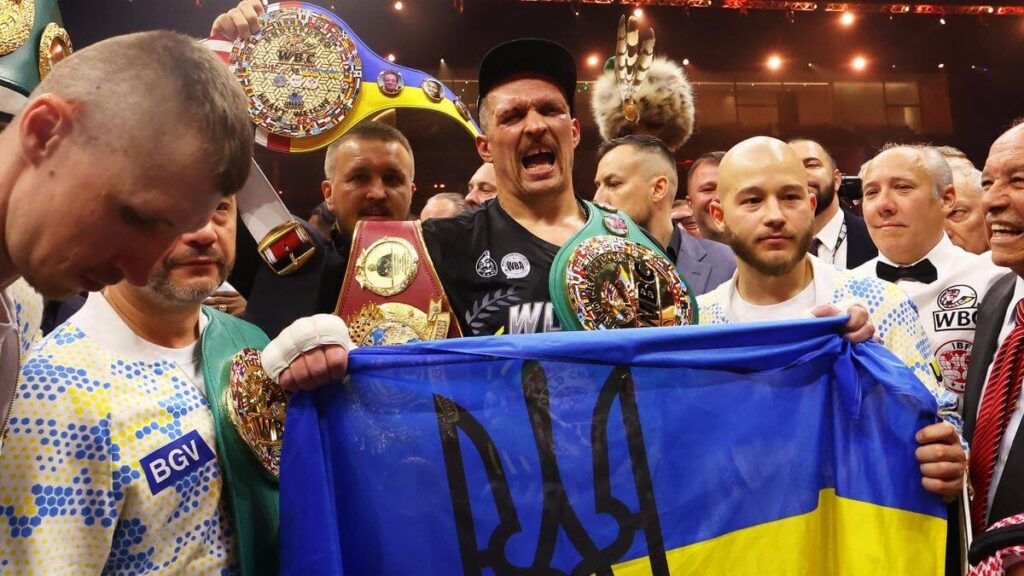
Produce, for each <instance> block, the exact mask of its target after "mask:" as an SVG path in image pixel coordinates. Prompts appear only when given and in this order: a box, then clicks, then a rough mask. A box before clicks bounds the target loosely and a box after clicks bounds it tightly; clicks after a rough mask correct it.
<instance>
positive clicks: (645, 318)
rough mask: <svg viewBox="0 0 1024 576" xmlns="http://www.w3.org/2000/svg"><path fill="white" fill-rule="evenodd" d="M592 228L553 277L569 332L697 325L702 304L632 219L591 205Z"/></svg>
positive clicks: (571, 246)
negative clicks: (698, 307) (698, 309)
mask: <svg viewBox="0 0 1024 576" xmlns="http://www.w3.org/2000/svg"><path fill="white" fill-rule="evenodd" d="M585 205H586V207H587V212H588V217H587V223H586V225H584V226H583V229H582V230H580V231H579V232H578V233H577V234H576V235H575V236H573V237H572V238H571V239H569V241H568V242H566V243H565V245H563V246H562V249H561V250H559V251H558V254H556V255H555V261H554V263H553V264H552V265H551V274H550V276H549V277H548V288H549V290H550V293H551V302H552V305H553V306H554V308H555V313H556V314H557V315H558V319H559V321H560V322H561V323H562V329H563V330H607V329H611V328H639V327H642V326H681V325H688V324H696V323H697V321H698V316H697V301H696V299H695V298H694V297H693V294H692V291H691V290H690V287H689V286H688V285H687V284H686V281H685V280H684V279H683V278H681V277H680V276H679V274H677V273H676V269H675V266H674V265H673V263H672V262H671V261H669V259H668V258H667V257H665V254H664V252H662V250H661V248H659V247H658V246H657V245H656V244H655V243H654V241H652V240H651V239H650V238H649V237H648V236H647V235H646V234H644V232H643V231H642V230H641V229H640V227H639V226H637V225H636V224H635V223H634V222H633V221H632V220H630V219H629V216H626V215H625V214H624V213H622V212H620V211H618V210H616V209H615V208H612V207H610V206H606V205H602V204H595V203H592V202H585Z"/></svg>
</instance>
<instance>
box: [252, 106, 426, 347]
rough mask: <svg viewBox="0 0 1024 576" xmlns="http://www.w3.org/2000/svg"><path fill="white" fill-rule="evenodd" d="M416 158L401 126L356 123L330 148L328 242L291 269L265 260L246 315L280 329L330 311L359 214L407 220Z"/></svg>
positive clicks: (262, 325) (326, 171)
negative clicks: (282, 270)
mask: <svg viewBox="0 0 1024 576" xmlns="http://www.w3.org/2000/svg"><path fill="white" fill-rule="evenodd" d="M414 177H415V160H414V158H413V153H412V146H410V145H409V140H407V139H406V137H405V135H403V134H402V133H401V132H399V131H398V130H397V129H396V128H393V127H391V126H388V125H387V124H381V123H378V122H363V123H361V124H358V125H357V126H355V127H354V128H352V129H351V130H349V131H348V132H346V133H345V134H344V135H343V136H342V137H340V138H338V139H337V140H335V141H334V142H332V143H331V145H330V146H329V147H328V148H327V153H326V155H325V157H324V180H323V182H322V183H321V184H320V189H321V192H322V193H323V195H324V202H325V204H326V205H327V208H328V209H330V211H331V212H332V213H333V214H334V216H335V219H336V222H335V225H334V228H333V230H332V233H331V237H330V238H328V239H327V243H326V244H324V245H321V246H319V247H318V249H317V251H316V253H315V254H314V256H313V258H312V259H311V260H309V261H308V262H306V263H305V264H304V265H303V266H302V267H301V268H300V269H299V270H297V271H295V272H293V273H291V274H288V275H287V276H278V275H276V274H275V273H274V272H273V271H272V270H271V269H270V268H269V267H267V266H259V267H258V268H257V269H256V274H255V276H254V278H253V281H252V287H251V288H250V290H249V295H248V300H249V301H248V304H247V306H246V310H245V314H244V315H243V316H242V317H243V318H244V319H246V320H248V321H249V322H252V323H253V324H256V325H257V326H259V327H260V328H261V329H263V331H264V332H266V333H267V334H279V333H280V332H281V330H282V329H284V327H285V326H287V325H288V324H290V323H291V322H293V321H295V319H297V318H301V317H303V316H309V315H312V314H316V313H317V312H331V311H333V310H334V309H335V306H336V305H337V303H338V293H339V291H340V289H341V284H342V280H343V278H344V276H345V264H346V262H347V260H348V256H349V251H350V246H351V242H352V233H353V231H354V230H355V227H356V223H357V222H359V221H361V220H377V221H381V220H408V219H409V210H410V208H411V207H412V195H413V193H415V191H416V185H415V184H414V183H413V178H414Z"/></svg>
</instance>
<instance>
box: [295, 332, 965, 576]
mask: <svg viewBox="0 0 1024 576" xmlns="http://www.w3.org/2000/svg"><path fill="white" fill-rule="evenodd" d="M841 322H842V319H824V320H810V321H802V322H792V323H770V324H761V325H746V326H713V327H680V328H664V329H636V330H618V331H609V332H590V333H584V332H575V333H564V334H549V335H532V336H505V337H492V338H465V339H459V340H449V341H438V342H426V343H419V344H413V345H407V346H397V347H380V348H365V349H360V350H357V351H355V352H354V353H353V354H352V356H351V358H350V373H351V376H350V378H349V379H348V380H346V381H345V382H338V383H335V384H334V385H332V386H330V387H327V388H325V389H323V390H321V391H318V392H317V393H315V394H299V395H296V396H295V397H294V398H293V399H292V402H291V404H290V406H289V411H288V415H287V426H286V434H285V445H284V455H283V460H282V468H281V469H282V476H281V519H282V521H281V537H282V551H281V552H282V554H281V557H282V567H283V570H282V573H284V574H300V573H301V574H349V575H363V574H374V575H391V574H396V575H397V574H402V575H405V574H442V575H461V574H465V575H470V574H473V575H475V574H481V575H504V574H530V575H533V574H537V575H540V574H544V575H561V574H565V575H569V574H579V575H584V574H601V575H612V574H614V575H616V576H624V575H625V576H634V575H649V574H653V575H659V576H663V575H668V574H671V575H683V574H694V575H696V574H701V575H706V574H716V575H717V574H773V575H782V574H801V575H802V574H811V575H817V574H822V575H825V574H828V575H831V574H839V575H866V576H867V575H869V576H881V575H897V574H914V575H917V574H941V573H942V570H943V554H944V546H945V530H946V520H945V517H944V514H945V507H944V505H943V503H942V502H941V499H939V498H938V497H936V496H934V495H932V494H929V493H927V492H925V491H924V490H923V489H922V487H921V476H920V472H919V469H918V465H917V462H916V460H915V458H914V450H915V448H916V447H917V444H916V442H915V440H914V434H915V432H916V431H917V430H919V429H920V428H923V427H924V426H926V425H929V424H932V423H934V422H936V421H937V418H936V415H935V412H936V405H935V402H934V400H933V399H932V397H931V395H930V394H929V393H928V391H927V390H925V389H924V388H923V386H922V385H921V384H920V382H919V381H918V380H917V378H916V377H915V376H914V375H913V373H911V372H910V371H909V370H908V369H906V368H905V367H903V366H902V365H901V364H900V362H899V361H898V360H897V359H896V358H895V357H894V356H893V355H892V354H890V353H889V352H888V351H887V350H885V349H884V348H883V347H882V346H880V345H878V344H875V343H865V344H860V345H857V346H851V345H850V344H849V343H847V342H845V341H844V340H842V339H841V338H840V337H838V336H837V335H836V331H837V329H838V326H839V324H840V323H841Z"/></svg>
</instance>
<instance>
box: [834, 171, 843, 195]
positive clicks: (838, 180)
mask: <svg viewBox="0 0 1024 576" xmlns="http://www.w3.org/2000/svg"><path fill="white" fill-rule="evenodd" d="M842 185H843V173H842V172H840V171H839V168H836V169H835V170H833V171H832V186H833V188H834V190H835V191H836V192H837V193H838V192H839V187H840V186H842Z"/></svg>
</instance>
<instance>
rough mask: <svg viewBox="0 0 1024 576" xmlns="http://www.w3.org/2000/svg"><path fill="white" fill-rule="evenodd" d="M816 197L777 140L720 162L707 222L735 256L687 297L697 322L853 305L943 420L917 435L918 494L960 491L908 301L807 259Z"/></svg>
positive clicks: (955, 437)
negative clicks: (724, 273)
mask: <svg viewBox="0 0 1024 576" xmlns="http://www.w3.org/2000/svg"><path fill="white" fill-rule="evenodd" d="M816 204H817V198H816V196H814V195H812V194H810V193H809V192H808V190H807V173H806V171H805V169H804V167H803V165H802V162H801V160H800V158H799V157H798V156H797V154H796V152H795V151H794V150H793V149H792V148H791V147H790V146H788V145H786V143H785V142H782V141H780V140H776V139H774V138H767V137H757V138H751V139H749V140H745V141H743V142H740V143H739V144H737V145H736V146H734V147H733V148H732V149H731V150H729V152H728V153H726V155H725V157H724V158H722V162H721V164H720V170H719V179H718V200H717V201H715V202H714V203H712V205H711V217H712V218H714V220H715V223H716V224H717V225H719V226H720V227H721V228H722V229H723V231H724V233H725V237H726V240H727V241H728V242H729V245H730V246H732V248H733V251H734V252H735V253H736V258H737V263H736V264H737V269H736V274H735V275H734V276H733V278H732V280H730V281H729V282H726V283H725V284H722V285H721V286H719V287H718V288H717V289H715V290H713V291H711V292H709V293H707V294H704V295H703V296H700V297H698V298H697V302H698V306H699V307H700V313H701V317H700V321H701V324H733V323H740V322H759V321H769V320H792V319H797V318H801V317H810V315H809V314H808V312H809V311H810V310H811V309H812V308H814V307H816V306H821V305H832V306H837V307H839V308H841V309H845V308H846V307H847V306H846V305H845V304H844V303H846V302H849V301H851V300H858V301H860V302H861V303H862V305H863V306H864V307H865V308H866V309H867V311H868V314H869V315H870V318H871V321H872V322H873V323H874V324H875V326H877V327H878V335H879V337H880V339H881V340H882V343H883V344H884V345H885V346H886V347H888V348H889V350H891V351H892V352H893V353H894V354H895V355H896V356H897V357H898V358H899V359H900V360H901V361H902V362H903V363H904V364H906V365H907V366H908V367H909V368H910V369H911V370H913V371H914V374H915V375H917V377H918V379H919V380H920V381H921V383H922V384H923V385H924V386H925V387H927V388H928V390H929V391H930V392H931V393H932V395H934V396H935V398H936V401H937V402H938V406H939V415H940V416H942V417H943V418H944V419H946V420H947V422H942V423H939V424H933V425H931V426H927V427H925V428H923V429H922V430H920V431H919V432H918V434H917V439H918V441H919V442H920V443H921V444H922V448H920V449H918V451H917V457H918V461H919V462H920V463H921V465H922V466H921V471H922V474H923V480H922V483H923V485H924V487H925V489H927V490H929V491H931V492H935V493H937V494H941V495H942V496H944V497H947V498H952V497H955V496H956V495H957V494H959V493H960V490H961V488H962V486H963V473H964V461H965V459H966V456H965V455H964V450H963V448H962V447H961V442H960V436H959V433H958V428H959V417H958V416H957V414H956V412H955V408H956V398H955V397H953V396H952V395H951V394H950V393H949V392H947V391H946V390H945V389H944V388H943V387H942V386H941V384H940V382H939V379H938V378H937V377H936V372H935V371H934V368H933V366H934V360H933V359H932V357H931V355H930V354H928V355H927V356H925V355H924V354H922V352H921V351H923V350H928V349H929V346H928V339H927V336H925V334H924V331H923V330H922V328H921V326H920V322H919V320H918V315H917V308H916V307H915V306H914V303H913V302H912V301H911V300H910V299H909V298H908V297H907V296H906V295H905V294H903V293H902V291H900V289H899V288H897V287H896V286H894V285H892V284H890V283H887V282H884V281H882V280H879V279H877V278H872V277H869V276H865V275H861V274H855V273H852V272H847V271H845V270H840V269H838V268H836V267H834V266H831V265H829V264H826V263H824V262H821V261H820V260H818V259H816V258H812V257H810V256H808V255H807V248H808V246H810V244H811V241H812V239H813V237H814V236H813V235H814V228H813V226H814V208H815V206H816Z"/></svg>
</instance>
